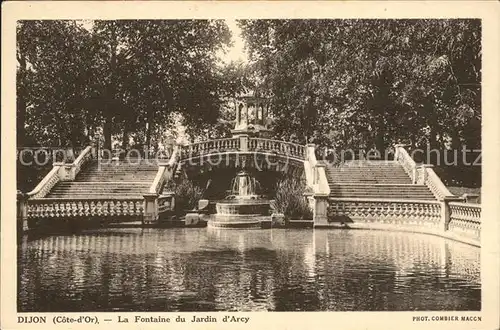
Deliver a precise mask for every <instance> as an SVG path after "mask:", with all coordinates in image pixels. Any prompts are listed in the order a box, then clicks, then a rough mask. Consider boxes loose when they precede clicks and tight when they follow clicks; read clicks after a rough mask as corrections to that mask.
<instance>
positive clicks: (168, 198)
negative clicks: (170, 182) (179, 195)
mask: <svg viewBox="0 0 500 330" xmlns="http://www.w3.org/2000/svg"><path fill="white" fill-rule="evenodd" d="M174 208H175V194H174V193H173V192H164V193H163V194H161V195H160V196H158V214H159V215H161V214H163V213H166V212H170V211H173V210H174Z"/></svg>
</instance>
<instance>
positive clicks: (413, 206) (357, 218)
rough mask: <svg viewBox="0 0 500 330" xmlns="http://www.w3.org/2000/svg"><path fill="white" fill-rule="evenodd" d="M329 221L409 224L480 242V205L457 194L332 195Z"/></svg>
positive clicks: (471, 241)
mask: <svg viewBox="0 0 500 330" xmlns="http://www.w3.org/2000/svg"><path fill="white" fill-rule="evenodd" d="M328 221H329V223H335V222H337V223H343V224H344V225H347V226H352V225H354V227H355V226H357V225H358V224H363V225H365V224H370V225H384V224H390V225H396V226H400V227H399V228H404V227H408V226H410V227H412V228H414V230H415V231H421V232H430V233H433V234H438V235H442V236H445V237H449V238H453V239H457V240H460V241H463V242H466V243H470V244H474V245H479V243H480V236H481V235H480V232H481V205H478V204H469V203H462V202H459V201H457V198H456V197H446V198H444V200H442V201H422V200H392V199H355V198H329V206H328ZM396 228H398V227H396Z"/></svg>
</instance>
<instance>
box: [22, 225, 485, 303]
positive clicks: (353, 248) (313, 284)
mask: <svg viewBox="0 0 500 330" xmlns="http://www.w3.org/2000/svg"><path fill="white" fill-rule="evenodd" d="M479 254H480V249H478V248H476V247H472V246H469V245H465V244H462V243H458V242H453V241H449V240H445V239H443V238H439V237H435V236H429V235H421V234H413V233H397V232H383V231H363V230H217V229H210V228H199V229H195V228H179V229H114V230H111V229H110V230H95V231H87V232H84V233H82V234H78V235H67V236H51V237H44V238H38V239H33V240H29V239H27V238H24V240H23V243H22V245H21V246H20V247H19V268H18V271H19V286H18V288H19V289H18V290H19V293H18V311H20V312H27V311H33V312H34V311H37V312H41V311H52V312H55V311H68V312H69V311H115V310H122V311H217V310H223V311H261V310H264V311H267V310H269V311H295V310H297V311H309V310H315V311H321V310H331V311H368V310H407V311H408V310H480V308H481V302H480V300H481V290H480V274H479V269H480V267H479Z"/></svg>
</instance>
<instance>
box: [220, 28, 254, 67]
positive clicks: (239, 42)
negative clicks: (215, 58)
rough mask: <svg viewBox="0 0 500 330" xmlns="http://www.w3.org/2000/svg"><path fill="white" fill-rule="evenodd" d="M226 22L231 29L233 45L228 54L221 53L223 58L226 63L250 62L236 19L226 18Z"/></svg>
mask: <svg viewBox="0 0 500 330" xmlns="http://www.w3.org/2000/svg"><path fill="white" fill-rule="evenodd" d="M226 24H227V26H228V27H229V30H230V31H231V34H232V42H233V45H232V47H231V48H230V49H229V50H228V51H227V53H226V54H220V56H221V58H222V60H223V61H224V63H229V62H231V61H243V62H248V55H247V53H246V51H245V41H244V40H243V38H242V36H241V29H240V28H239V27H238V25H237V24H236V21H235V20H226Z"/></svg>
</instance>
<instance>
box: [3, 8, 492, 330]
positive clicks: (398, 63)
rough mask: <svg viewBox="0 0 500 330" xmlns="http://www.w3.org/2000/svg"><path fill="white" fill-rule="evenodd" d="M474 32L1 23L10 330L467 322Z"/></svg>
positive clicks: (477, 146) (256, 22) (301, 21)
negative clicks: (297, 317)
mask: <svg viewBox="0 0 500 330" xmlns="http://www.w3.org/2000/svg"><path fill="white" fill-rule="evenodd" d="M483 24H484V23H483V20H482V19H480V18H477V17H475V16H471V18H407V17H405V18H364V17H359V18H355V17H353V18H294V17H283V18H267V17H263V18H259V17H257V18H254V17H248V18H239V16H236V17H231V18H218V17H214V18H206V17H202V18H199V17H192V18H187V17H183V16H182V17H179V18H176V19H172V18H159V19H157V18H155V19H153V18H139V16H138V18H129V17H126V18H116V19H111V18H87V17H85V16H83V15H82V18H73V17H72V18H66V17H61V18H52V17H49V18H42V17H40V18H37V19H33V18H29V19H17V20H16V21H15V45H16V49H15V61H16V62H15V98H13V100H15V103H13V105H14V106H15V111H12V112H13V113H12V116H14V117H15V127H12V131H14V130H15V135H13V136H11V137H10V141H9V140H8V141H6V140H5V139H4V136H2V144H5V143H6V142H7V143H11V144H13V145H14V144H15V146H16V162H15V165H14V164H12V166H13V172H12V174H11V176H12V178H14V176H15V191H16V197H15V200H16V207H15V219H16V220H15V221H14V218H12V220H10V221H9V222H11V223H14V222H15V223H16V225H15V227H16V229H15V231H16V235H14V236H15V237H11V239H13V240H14V241H13V242H12V249H13V250H15V251H14V252H13V254H12V255H13V258H12V260H13V262H14V263H15V276H16V278H15V280H14V283H15V285H14V287H15V289H13V290H15V293H14V294H15V299H14V300H13V301H11V303H12V304H13V308H14V309H15V310H16V312H17V316H16V317H17V320H16V321H17V323H18V324H24V325H26V326H27V325H30V324H31V325H33V324H35V323H46V322H47V324H49V323H50V322H54V323H56V324H57V323H66V321H63V318H61V319H58V317H59V316H57V317H54V319H53V321H52V316H50V317H47V318H46V317H45V316H44V315H48V314H47V313H69V312H71V313H97V314H82V315H90V316H88V317H89V319H88V320H86V319H85V317H84V316H81V317H80V319H79V320H80V321H75V322H77V323H81V322H83V323H95V324H100V323H103V322H104V321H108V325H109V324H111V323H110V322H111V318H109V319H108V320H106V319H104V320H102V317H101V318H99V315H100V314H98V313H103V312H104V313H108V312H112V313H115V314H114V315H116V316H115V317H114V318H113V322H115V323H118V324H119V323H133V324H136V325H137V324H147V323H166V322H174V319H175V322H177V323H184V322H185V323H187V324H189V323H219V322H224V323H227V322H229V324H231V322H233V323H235V324H236V323H242V324H246V323H251V322H250V319H251V316H248V315H254V314H248V313H245V314H244V315H243V314H241V315H240V314H238V313H240V312H311V311H314V312H367V311H372V312H395V311H398V312H415V311H419V312H421V313H418V315H419V316H415V315H417V314H415V315H413V314H409V315H413V316H411V317H408V321H413V322H418V321H423V322H422V325H423V324H424V322H426V321H433V322H434V324H435V325H438V324H440V323H436V322H442V323H447V324H448V323H450V322H457V323H460V325H461V326H462V327H463V326H466V327H469V328H470V327H474V324H480V323H477V322H482V321H483V320H482V317H483V316H482V314H481V313H480V312H481V311H484V306H485V305H484V304H485V303H486V302H485V301H484V295H485V294H486V293H485V291H484V290H485V287H484V282H483V280H482V278H483V276H484V271H485V268H484V267H481V266H482V264H483V262H484V253H490V251H492V250H486V252H485V250H484V249H485V248H484V240H482V237H483V235H485V233H484V227H483V224H484V221H491V220H498V217H497V219H489V218H485V216H484V211H483V207H482V206H483V205H485V203H486V201H487V198H488V196H487V195H485V194H484V190H483V189H482V188H483V181H484V180H485V179H484V178H485V176H484V170H483V154H482V151H483V146H484V141H485V137H484V134H485V133H484V131H483V129H482V128H483V126H484V120H483V115H484V111H483V107H484V98H482V96H483V88H484V71H485V62H484V59H483V55H484V47H485V46H484V44H483V40H484V28H483ZM2 48H3V47H2ZM12 65H13V64H12ZM2 103H3V101H2ZM3 108H4V106H2V115H3V114H4V110H3ZM2 135H3V133H2ZM4 160H5V159H4V156H2V161H4ZM11 163H13V162H11ZM2 167H3V166H2ZM2 172H3V171H2ZM2 177H3V173H2ZM491 178H493V177H491ZM485 184H487V183H485ZM13 188H14V187H13ZM2 195H4V193H3V192H2ZM489 197H491V196H489ZM2 204H3V203H2ZM13 210H14V209H13ZM13 214H14V212H13ZM2 218H4V216H3V215H2ZM2 220H8V219H2ZM482 229H483V230H482ZM6 234H7V233H6V232H5V230H3V231H2V236H4V235H6ZM497 241H498V238H497ZM4 265H5V264H4V263H2V266H4ZM483 266H484V265H483ZM14 283H13V284H14ZM497 288H498V287H497ZM486 290H489V289H487V288H486ZM482 297H483V298H482ZM450 311H451V312H450ZM151 312H153V313H151ZM180 312H191V313H194V314H187V315H183V314H175V313H180ZM211 312H226V313H225V314H219V313H215V314H210V313H211ZM227 312H232V313H227ZM461 312H466V313H465V314H461ZM120 313H125V314H120ZM126 313H135V314H130V316H129V315H128V314H126ZM168 313H174V314H168ZM200 313H202V314H200ZM55 315H56V314H55ZM57 315H68V314H57ZM78 315H80V314H78ZM95 315H97V318H96V319H95V320H94V319H93V317H94V316H95ZM103 315H108V314H103ZM286 315H288V314H286ZM304 315H306V316H307V315H312V314H310V313H306V314H304ZM353 315H355V314H353ZM464 315H467V316H464ZM497 316H498V315H497ZM78 317H79V316H78ZM78 317H77V316H76V315H75V320H78ZM64 320H66V319H64ZM448 321H449V322H448ZM67 322H68V323H71V322H69V321H67ZM72 322H73V321H72ZM64 326H65V327H68V326H70V325H69V324H65V325H64ZM478 329H479V328H478ZM481 329H482V328H481Z"/></svg>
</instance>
